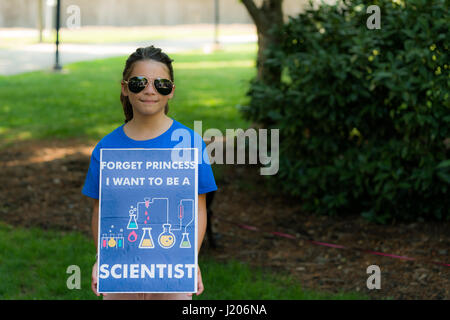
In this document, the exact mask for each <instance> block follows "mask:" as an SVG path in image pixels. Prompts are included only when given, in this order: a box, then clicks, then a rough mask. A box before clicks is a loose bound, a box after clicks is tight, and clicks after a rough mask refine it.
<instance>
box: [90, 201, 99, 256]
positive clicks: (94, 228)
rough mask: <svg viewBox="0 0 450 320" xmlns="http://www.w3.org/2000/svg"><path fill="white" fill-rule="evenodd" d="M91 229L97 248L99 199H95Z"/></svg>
mask: <svg viewBox="0 0 450 320" xmlns="http://www.w3.org/2000/svg"><path fill="white" fill-rule="evenodd" d="M91 230H92V236H93V238H94V245H95V250H97V243H98V199H94V207H93V210H92V220H91Z"/></svg>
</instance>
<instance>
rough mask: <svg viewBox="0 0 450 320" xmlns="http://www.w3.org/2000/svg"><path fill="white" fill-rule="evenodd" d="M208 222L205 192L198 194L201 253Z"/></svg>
mask: <svg viewBox="0 0 450 320" xmlns="http://www.w3.org/2000/svg"><path fill="white" fill-rule="evenodd" d="M206 223H207V219H206V193H203V194H199V195H198V248H197V252H198V253H200V248H201V246H202V242H203V238H204V237H205V232H206Z"/></svg>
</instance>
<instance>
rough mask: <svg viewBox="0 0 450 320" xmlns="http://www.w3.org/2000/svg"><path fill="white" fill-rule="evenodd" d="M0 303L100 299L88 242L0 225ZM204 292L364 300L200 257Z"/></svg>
mask: <svg viewBox="0 0 450 320" xmlns="http://www.w3.org/2000/svg"><path fill="white" fill-rule="evenodd" d="M0 239H1V241H0V275H1V277H0V279H1V281H0V299H6V300H10V299H24V300H29V299H39V300H41V299H51V300H60V299H64V300H66V299H67V300H68V299H78V300H90V299H92V300H95V299H101V298H98V297H97V296H95V295H94V294H93V292H92V291H91V289H90V287H91V286H90V281H91V271H92V265H93V262H94V261H93V260H94V255H95V248H94V244H93V241H92V239H90V238H88V237H87V236H85V235H82V234H80V233H76V232H62V231H54V230H46V231H44V230H41V229H38V228H32V229H24V228H16V227H12V226H10V225H7V224H4V223H1V222H0ZM70 265H77V266H79V267H80V270H81V289H79V290H77V289H73V290H70V289H68V288H67V285H66V282H67V279H68V277H69V276H70V274H68V273H66V271H67V268H68V266H70ZM199 265H200V267H201V270H202V276H203V284H204V286H205V291H204V292H203V294H201V295H200V296H198V297H197V296H194V299H199V300H200V299H212V300H214V299H225V300H228V299H237V300H246V299H364V298H365V297H364V296H362V295H359V294H338V295H330V294H322V293H318V292H311V291H304V290H302V288H301V287H300V286H299V285H298V283H297V282H296V281H295V280H293V279H291V278H290V277H288V276H285V275H273V274H269V273H268V272H267V271H263V270H262V269H255V268H250V267H249V266H247V265H246V264H243V263H240V262H236V261H230V262H228V263H220V262H217V261H215V260H214V259H212V258H210V257H204V256H201V255H200V257H199Z"/></svg>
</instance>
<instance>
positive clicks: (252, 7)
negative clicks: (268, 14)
mask: <svg viewBox="0 0 450 320" xmlns="http://www.w3.org/2000/svg"><path fill="white" fill-rule="evenodd" d="M241 2H242V3H243V4H244V6H245V7H246V8H247V11H248V13H249V14H250V16H251V17H252V19H253V22H254V23H255V25H256V27H257V28H258V27H259V26H260V24H261V20H262V16H261V11H260V10H259V8H258V7H257V6H256V4H255V3H254V2H253V0H241Z"/></svg>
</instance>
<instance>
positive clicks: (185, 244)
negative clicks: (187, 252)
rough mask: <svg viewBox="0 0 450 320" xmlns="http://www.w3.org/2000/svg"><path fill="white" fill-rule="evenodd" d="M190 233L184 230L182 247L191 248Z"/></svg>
mask: <svg viewBox="0 0 450 320" xmlns="http://www.w3.org/2000/svg"><path fill="white" fill-rule="evenodd" d="M190 247H191V242H190V241H189V233H187V232H183V239H182V240H181V244H180V248H190Z"/></svg>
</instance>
